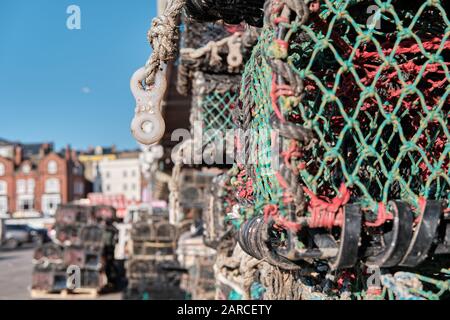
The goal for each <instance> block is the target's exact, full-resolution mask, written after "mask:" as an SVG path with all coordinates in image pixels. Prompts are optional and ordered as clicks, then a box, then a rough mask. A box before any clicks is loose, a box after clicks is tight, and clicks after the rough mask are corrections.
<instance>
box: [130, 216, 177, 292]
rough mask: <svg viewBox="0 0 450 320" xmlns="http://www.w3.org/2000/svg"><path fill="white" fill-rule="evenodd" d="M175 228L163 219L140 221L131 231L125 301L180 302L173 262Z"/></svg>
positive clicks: (152, 217)
mask: <svg viewBox="0 0 450 320" xmlns="http://www.w3.org/2000/svg"><path fill="white" fill-rule="evenodd" d="M176 238H177V230H176V228H175V227H174V226H173V225H171V224H170V223H169V222H168V219H167V218H166V217H164V216H148V217H147V218H145V217H141V219H140V221H138V222H135V223H134V224H133V226H132V229H131V243H130V247H131V254H130V258H129V260H128V262H127V278H128V288H127V289H126V291H125V293H124V299H129V300H142V299H151V300H161V299H183V298H184V294H183V292H182V290H180V278H181V276H180V271H181V270H180V267H179V264H178V263H177V261H176V259H175V245H176Z"/></svg>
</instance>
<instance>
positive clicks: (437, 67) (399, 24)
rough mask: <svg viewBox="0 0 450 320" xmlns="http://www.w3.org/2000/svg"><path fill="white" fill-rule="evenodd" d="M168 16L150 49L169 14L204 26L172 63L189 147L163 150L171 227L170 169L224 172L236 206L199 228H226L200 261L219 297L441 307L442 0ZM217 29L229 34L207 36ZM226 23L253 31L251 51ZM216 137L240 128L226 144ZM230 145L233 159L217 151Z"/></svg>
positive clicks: (307, 3) (445, 269) (286, 4)
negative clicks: (187, 109) (211, 272)
mask: <svg viewBox="0 0 450 320" xmlns="http://www.w3.org/2000/svg"><path fill="white" fill-rule="evenodd" d="M170 3H171V4H172V5H169V6H168V10H167V12H166V13H167V14H166V16H165V17H166V18H167V17H168V18H167V19H157V20H155V27H154V28H153V29H152V30H151V32H150V35H151V37H150V40H151V42H152V44H153V46H154V49H157V50H159V49H160V48H159V46H158V44H159V43H160V40H161V39H160V37H162V38H164V34H163V35H161V34H158V32H160V31H159V30H167V29H169V30H170V28H171V27H172V28H173V26H174V25H176V24H175V23H167V25H166V29H164V28H159V27H160V25H158V23H165V22H173V20H174V17H178V16H179V12H180V11H181V9H180V8H181V7H182V6H183V5H184V7H185V9H186V10H185V11H186V12H187V14H188V15H189V16H190V17H191V18H193V19H194V20H197V21H203V22H205V23H194V22H187V23H186V27H185V29H184V30H185V33H184V38H183V45H182V47H183V48H182V49H181V50H180V60H181V61H180V64H179V65H180V68H179V74H180V77H179V81H178V87H179V90H180V92H182V93H186V94H189V93H191V94H192V95H193V103H192V112H191V121H192V136H193V139H191V140H190V141H187V142H186V143H184V144H182V145H181V147H180V148H178V149H177V156H178V157H175V160H176V161H175V167H174V171H173V182H174V183H172V184H171V188H170V191H171V195H170V196H171V198H170V200H171V210H172V214H171V216H175V217H176V216H177V215H182V213H180V210H178V209H179V208H177V206H176V205H173V204H177V203H179V197H178V196H179V189H177V183H176V182H177V181H179V177H180V173H181V171H182V167H183V165H186V164H190V165H195V166H209V167H211V166H212V165H213V164H214V163H217V162H214V161H217V159H218V158H219V159H222V161H225V163H226V164H227V159H228V158H232V159H233V169H232V171H231V174H230V185H231V186H232V190H231V194H232V195H233V196H234V197H235V200H236V203H235V204H233V206H232V210H230V208H226V209H225V211H226V212H223V211H221V212H215V211H214V210H215V209H214V207H215V206H214V205H212V206H211V207H212V208H213V209H211V210H210V212H209V216H208V218H207V219H205V222H206V224H207V225H206V231H205V239H206V242H207V243H208V245H210V246H213V247H216V248H218V246H217V244H218V243H219V242H220V241H218V240H220V239H221V238H222V236H221V233H222V232H223V227H224V226H226V224H223V223H222V222H221V221H220V220H221V218H222V217H226V218H228V220H230V221H231V223H232V225H233V226H235V227H236V230H235V231H234V232H236V233H237V235H236V238H237V240H238V241H237V243H236V245H235V247H234V250H233V252H232V253H231V254H230V252H229V251H228V250H227V251H224V252H226V254H227V255H229V256H226V255H222V257H223V258H224V259H223V261H224V262H223V263H219V259H218V261H216V270H222V272H216V273H215V274H216V278H219V277H221V279H222V280H221V281H222V282H223V283H224V284H225V283H227V285H228V286H229V287H231V288H233V290H234V292H233V291H232V292H231V293H232V294H231V295H230V294H228V295H227V294H226V293H225V292H226V291H225V290H222V293H221V294H220V295H221V296H222V298H236V297H237V296H239V294H240V297H243V298H246V299H248V298H250V299H372V298H376V299H439V298H445V297H446V295H447V296H448V295H449V294H450V292H449V288H450V283H449V280H448V274H450V269H449V267H450V265H449V260H448V255H449V254H450V251H449V231H450V228H449V221H450V220H449V215H450V178H449V177H450V175H449V163H450V162H449V154H450V153H449V151H450V143H449V142H450V133H449V130H448V128H449V123H448V122H449V119H450V118H449V114H450V110H449V106H450V103H449V90H448V87H449V83H450V76H449V72H448V68H449V66H450V61H449V57H450V40H449V37H448V30H449V26H450V22H449V18H448V17H449V16H450V12H449V11H448V5H447V6H446V4H447V3H446V1H444V0H433V1H427V0H421V1H414V2H411V1H406V0H391V1H381V0H357V1H328V0H266V1H264V0H252V1H244V0H214V1H213V0H172V1H170ZM175 4H177V5H175ZM177 10H178V11H177ZM217 20H223V21H225V22H226V23H231V24H234V26H233V27H230V26H229V25H221V24H220V23H216V24H210V23H209V22H212V21H217ZM242 22H245V23H246V24H247V25H256V26H258V27H261V29H260V35H259V38H258V40H257V43H256V44H254V43H253V42H251V41H246V40H245V39H246V35H251V33H252V29H251V28H248V29H246V28H242V26H243V24H242ZM172 31H173V35H176V36H177V35H178V33H177V30H172ZM211 31H213V32H211ZM211 35H212V36H211ZM176 36H173V37H172V40H176V38H177V37H176ZM208 37H209V38H208ZM250 38H251V37H250ZM246 44H249V46H248V47H247V46H246ZM175 47H176V46H173V47H168V49H167V51H168V53H167V52H166V54H163V53H161V52H160V51H159V52H158V51H157V53H159V55H157V54H156V53H155V54H154V55H153V56H152V59H151V60H150V61H151V63H150V67H151V68H148V69H149V70H150V71H152V70H153V75H152V73H151V72H150V74H149V78H150V80H151V78H152V76H153V78H154V77H155V75H154V73H155V72H154V70H157V67H158V66H159V64H158V63H154V62H155V61H159V59H161V60H162V61H159V63H160V62H166V61H167V60H171V59H173V58H174V56H175V54H176V50H169V49H173V48H175ZM246 52H247V53H251V56H250V57H249V58H248V59H247V57H246ZM161 56H163V58H164V59H163V58H161ZM244 61H246V63H245V67H243V66H244V63H243V62H244ZM242 71H243V72H242ZM153 82H154V81H153ZM147 84H153V83H151V82H150V83H147ZM156 91H157V90H156ZM156 93H158V92H156ZM140 110H141V111H140ZM142 110H145V107H144V108H142V107H141V108H137V111H138V113H139V112H145V111H142ZM143 119H144V118H143ZM229 127H231V128H234V127H237V128H238V129H240V130H239V132H238V133H237V134H234V135H232V136H231V137H230V139H228V136H227V135H225V136H224V135H223V129H227V128H229ZM205 129H206V130H205ZM199 132H200V134H199ZM221 134H222V136H221ZM196 137H197V138H198V137H201V138H202V139H201V143H199V141H198V139H196ZM217 137H219V139H218V140H220V141H222V142H226V143H222V144H220V143H219V144H215V143H214V141H215V140H217V139H216V138H217ZM230 140H234V141H235V142H236V147H235V148H232V150H233V151H236V155H233V157H229V153H228V152H227V151H228V150H226V148H225V152H222V151H223V149H224V144H225V145H228V141H230ZM211 142H212V143H211ZM218 154H219V156H218ZM221 155H222V156H223V157H220V156H221ZM195 157H199V158H200V159H199V158H195ZM198 160H200V161H198ZM221 168H222V169H223V168H227V166H226V165H225V166H223V167H221ZM227 169H229V168H227ZM211 197H212V199H211V201H213V202H214V201H215V199H214V197H213V196H211ZM219 207H220V206H218V208H219ZM219 210H223V208H220V209H219ZM223 239H225V238H223ZM219 251H220V250H218V254H217V257H218V258H219V256H220V253H219ZM225 260H227V261H226V262H225ZM233 277H234V278H235V279H237V280H236V281H235V282H238V283H239V285H240V286H234V284H235V282H232V281H229V280H230V279H231V278H233ZM240 287H242V288H240ZM236 293H237V294H236Z"/></svg>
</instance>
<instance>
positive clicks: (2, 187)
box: [0, 181, 8, 196]
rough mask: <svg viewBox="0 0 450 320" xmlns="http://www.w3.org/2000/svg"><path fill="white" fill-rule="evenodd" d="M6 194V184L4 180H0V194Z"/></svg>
mask: <svg viewBox="0 0 450 320" xmlns="http://www.w3.org/2000/svg"><path fill="white" fill-rule="evenodd" d="M6 195H8V185H7V183H6V181H0V196H6Z"/></svg>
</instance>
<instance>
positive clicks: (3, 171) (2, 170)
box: [0, 163, 5, 177]
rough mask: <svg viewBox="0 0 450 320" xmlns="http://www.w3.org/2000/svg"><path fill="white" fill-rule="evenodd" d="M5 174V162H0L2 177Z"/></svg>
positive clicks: (0, 175) (0, 174)
mask: <svg viewBox="0 0 450 320" xmlns="http://www.w3.org/2000/svg"><path fill="white" fill-rule="evenodd" d="M4 175H5V165H4V164H3V163H0V177H3V176H4Z"/></svg>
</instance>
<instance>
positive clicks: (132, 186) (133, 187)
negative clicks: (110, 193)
mask: <svg viewBox="0 0 450 320" xmlns="http://www.w3.org/2000/svg"><path fill="white" fill-rule="evenodd" d="M131 190H133V191H135V190H136V184H135V183H133V184H132V185H131Z"/></svg>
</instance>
